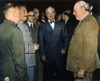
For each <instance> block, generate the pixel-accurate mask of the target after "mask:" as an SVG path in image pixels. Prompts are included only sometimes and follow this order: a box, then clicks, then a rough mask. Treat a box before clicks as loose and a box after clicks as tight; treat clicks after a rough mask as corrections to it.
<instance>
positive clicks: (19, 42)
mask: <svg viewBox="0 0 100 81" xmlns="http://www.w3.org/2000/svg"><path fill="white" fill-rule="evenodd" d="M25 74H26V62H25V60H24V41H23V36H22V33H21V31H20V29H19V28H18V27H17V26H16V25H15V24H14V23H13V22H12V21H9V20H4V22H3V23H2V24H1V26H0V81H4V78H5V77H9V78H10V81H28V80H27V79H26V80H25V78H26V77H25V76H24V75H25ZM1 78H3V80H2V79H1Z"/></svg>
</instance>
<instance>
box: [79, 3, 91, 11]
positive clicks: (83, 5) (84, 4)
mask: <svg viewBox="0 0 100 81" xmlns="http://www.w3.org/2000/svg"><path fill="white" fill-rule="evenodd" d="M80 2H81V4H80V6H81V7H85V9H86V10H89V4H88V3H87V2H85V1H80Z"/></svg>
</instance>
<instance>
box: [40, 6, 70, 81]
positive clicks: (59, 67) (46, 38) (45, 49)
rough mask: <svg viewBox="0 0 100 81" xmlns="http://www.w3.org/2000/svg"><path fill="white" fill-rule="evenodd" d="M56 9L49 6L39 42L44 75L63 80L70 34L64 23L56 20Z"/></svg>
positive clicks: (48, 79) (50, 78)
mask: <svg viewBox="0 0 100 81" xmlns="http://www.w3.org/2000/svg"><path fill="white" fill-rule="evenodd" d="M55 14H56V12H55V9H54V8H53V7H48V8H47V9H46V16H47V18H48V21H46V22H44V23H42V24H41V25H40V31H39V43H40V54H41V59H42V61H44V66H45V67H44V68H45V69H44V71H45V74H44V77H45V80H46V81H52V80H53V79H54V77H56V80H57V81H58V80H61V81H62V80H63V75H64V65H63V58H64V54H65V51H66V48H67V45H68V36H67V32H66V29H65V26H64V23H62V22H60V21H55Z"/></svg>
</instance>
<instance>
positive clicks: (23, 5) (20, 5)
mask: <svg viewBox="0 0 100 81" xmlns="http://www.w3.org/2000/svg"><path fill="white" fill-rule="evenodd" d="M18 6H19V9H20V8H21V7H25V8H27V6H26V5H25V4H23V3H20V4H18Z"/></svg>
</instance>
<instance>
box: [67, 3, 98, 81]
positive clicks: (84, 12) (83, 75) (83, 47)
mask: <svg viewBox="0 0 100 81" xmlns="http://www.w3.org/2000/svg"><path fill="white" fill-rule="evenodd" d="M88 9H89V5H88V4H87V3H86V2H84V1H78V2H77V3H76V4H75V6H74V13H73V14H74V15H75V16H76V19H77V20H79V21H80V22H79V23H78V25H77V27H76V29H75V31H74V35H73V36H72V39H71V42H70V45H69V50H68V59H67V65H66V69H67V70H69V71H72V72H73V73H74V77H75V78H76V81H90V80H91V79H92V76H93V72H94V71H95V70H96V69H97V68H100V61H99V57H98V54H97V45H98V30H99V27H98V24H97V21H96V19H95V18H94V17H93V16H92V15H91V14H90V13H89V12H88Z"/></svg>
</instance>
